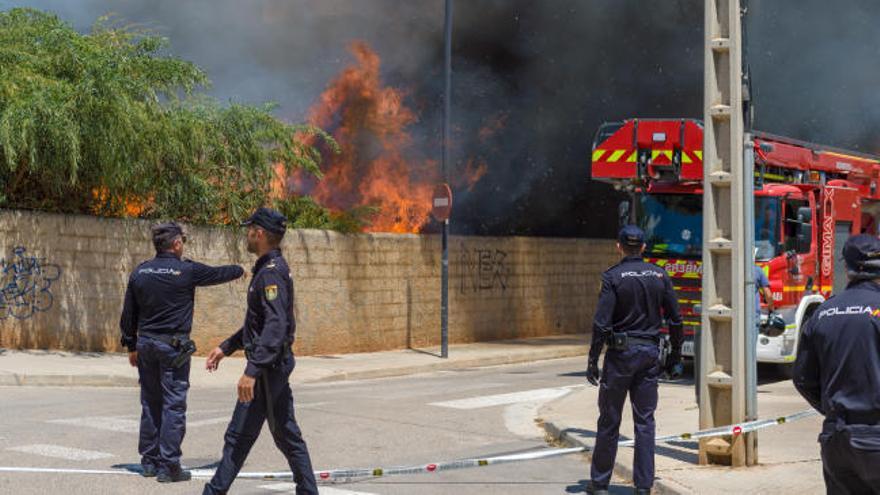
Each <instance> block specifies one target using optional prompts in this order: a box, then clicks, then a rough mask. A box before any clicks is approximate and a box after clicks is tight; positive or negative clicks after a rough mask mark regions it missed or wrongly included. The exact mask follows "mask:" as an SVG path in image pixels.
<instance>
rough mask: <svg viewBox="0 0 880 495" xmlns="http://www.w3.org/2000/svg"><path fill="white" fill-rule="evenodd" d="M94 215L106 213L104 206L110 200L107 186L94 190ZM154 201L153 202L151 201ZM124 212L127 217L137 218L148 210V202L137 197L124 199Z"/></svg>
mask: <svg viewBox="0 0 880 495" xmlns="http://www.w3.org/2000/svg"><path fill="white" fill-rule="evenodd" d="M92 199H93V200H94V203H93V205H92V213H93V214H95V215H99V216H100V215H101V214H102V213H103V212H104V205H106V204H107V201H108V200H109V199H110V190H109V189H107V186H101V187H96V188H94V189H92ZM150 201H152V200H150ZM122 202H123V205H122V207H123V208H122V212H123V214H124V216H126V217H133V218H137V217H139V216H141V214H142V213H143V212H144V211H145V210H146V209H147V203H148V201H146V200H143V199H141V198H136V197H128V198H122Z"/></svg>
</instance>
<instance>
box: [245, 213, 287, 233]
mask: <svg viewBox="0 0 880 495" xmlns="http://www.w3.org/2000/svg"><path fill="white" fill-rule="evenodd" d="M241 224H242V225H252V224H253V225H256V226H258V227H262V228H264V229H266V230H267V231H269V232H272V233H273V234H279V235H282V234H284V232H285V231H287V217H285V216H284V215H282V214H281V213H280V212H278V211H276V210H273V209H272V208H263V207H260V208H257V211H255V212H254V214H253V215H251V216H250V217H249V218H248V219H247V220H245V221H244V222H241Z"/></svg>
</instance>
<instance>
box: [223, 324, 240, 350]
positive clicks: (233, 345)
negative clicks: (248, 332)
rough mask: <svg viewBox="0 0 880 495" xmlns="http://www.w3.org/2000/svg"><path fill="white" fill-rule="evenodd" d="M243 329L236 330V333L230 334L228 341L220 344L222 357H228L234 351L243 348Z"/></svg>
mask: <svg viewBox="0 0 880 495" xmlns="http://www.w3.org/2000/svg"><path fill="white" fill-rule="evenodd" d="M243 335H244V327H241V328H239V329H238V331H237V332H235V333H234V334H232V335H231V336H230V337H229V338H228V339H226V340H224V341H223V342H222V343H221V344H220V350H222V351H223V355H225V356H229V355H231V354H232V353H234V352H235V351H237V350H239V349H241V348H242V347H244V337H243Z"/></svg>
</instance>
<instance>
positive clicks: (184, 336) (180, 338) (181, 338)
mask: <svg viewBox="0 0 880 495" xmlns="http://www.w3.org/2000/svg"><path fill="white" fill-rule="evenodd" d="M139 335H141V336H144V337H147V338H151V339H155V340H158V341H159V342H164V343H166V344H168V345H170V346H171V347H173V348H175V349H176V348H178V347H180V344H181V343H183V342H186V341H187V340H189V334H188V333H184V332H177V333H156V332H140V333H139Z"/></svg>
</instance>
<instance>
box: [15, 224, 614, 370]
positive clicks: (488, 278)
mask: <svg viewBox="0 0 880 495" xmlns="http://www.w3.org/2000/svg"><path fill="white" fill-rule="evenodd" d="M149 225H150V222H146V221H140V220H113V219H101V218H92V217H86V216H70V215H50V214H43V213H32V212H23V211H11V210H0V249H2V252H0V259H3V260H4V261H5V265H0V276H2V277H3V278H2V279H0V286H2V287H7V289H6V290H5V291H4V292H3V295H2V296H0V346H2V347H12V348H41V349H68V350H83V351H103V350H121V348H120V346H119V344H118V340H119V337H118V336H119V330H118V321H119V313H120V310H121V306H122V299H123V294H124V291H125V284H126V281H127V278H128V273H129V272H130V270H132V269H133V268H134V267H135V266H136V265H137V264H138V263H139V262H140V261H143V260H145V259H147V258H150V257H152V256H153V254H154V253H153V250H152V245H151V243H150V241H149V236H148V232H149ZM241 234H242V231H239V230H233V229H224V228H191V229H189V239H190V240H189V242H188V244H187V246H186V248H187V253H186V255H187V256H188V257H191V258H193V259H196V260H199V261H202V262H204V263H208V264H227V263H237V264H241V265H243V266H245V267H246V268H247V269H248V270H249V267H250V266H251V265H252V263H253V261H254V258H253V257H252V256H251V255H249V254H248V253H247V252H246V251H245V248H244V242H243V237H242V235H241ZM449 246H450V255H449V258H450V286H449V288H450V291H449V292H450V310H449V314H450V342H452V343H460V342H473V341H488V340H497V339H507V338H518V337H536V336H544V335H555V334H565V333H578V332H588V331H589V330H590V322H591V319H592V314H593V308H594V305H595V303H596V295H597V292H598V288H599V280H600V279H599V275H600V273H601V271H602V270H603V269H604V268H605V267H607V266H608V265H609V264H611V263H613V262H614V261H615V260H616V255H615V253H614V248H613V243H612V242H611V241H605V240H578V239H545V238H524V237H509V238H487V237H452V238H451V239H450V245H449ZM16 247H22V248H24V249H25V251H24V252H23V253H20V255H21V256H20V255H19V254H16V252H15V248H16ZM284 252H285V256H286V257H287V259H288V261H289V262H290V264H291V266H292V267H293V276H294V283H295V285H296V290H297V292H296V311H297V317H298V331H297V343H296V346H297V347H296V351H297V352H298V353H301V354H333V353H348V352H367V351H377V350H385V349H400V348H406V347H425V346H430V345H436V344H438V343H439V333H440V330H439V328H440V317H439V306H440V239H439V236H418V235H392V234H368V235H342V234H338V233H334V232H328V231H320V230H294V231H290V232H288V234H287V236H286V238H285V241H284ZM22 256H23V258H22ZM33 258H36V264H34V259H33ZM16 269H17V270H18V273H19V274H18V278H17V280H18V282H17V285H16V283H15V282H13V280H15V272H16ZM10 283H12V285H11V286H10ZM246 287H247V281H246V279H242V280H240V281H237V282H235V283H232V284H227V285H223V286H219V287H211V288H201V289H199V290H198V291H197V296H196V316H195V323H194V331H193V337H194V339H195V340H196V342H197V344H198V345H199V348H200V350H201V352H205V351H207V350H209V348H210V347H212V346H214V345H216V344H217V343H219V342H220V341H221V340H222V339H224V338H225V337H226V336H228V335H229V334H230V333H232V332H233V331H235V330H236V329H237V328H238V327H239V325H240V324H241V320H242V318H243V314H244V294H245V291H246ZM4 303H5V307H4Z"/></svg>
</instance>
